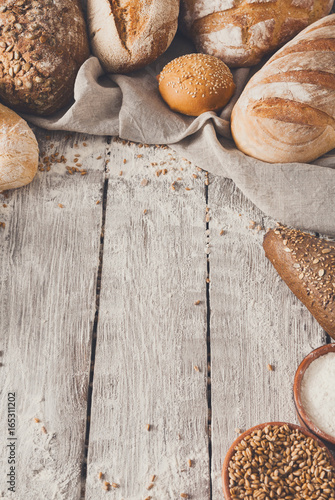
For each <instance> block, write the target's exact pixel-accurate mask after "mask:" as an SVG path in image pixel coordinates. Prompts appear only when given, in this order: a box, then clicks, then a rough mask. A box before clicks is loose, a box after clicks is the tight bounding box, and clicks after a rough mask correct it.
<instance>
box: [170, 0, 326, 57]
mask: <svg viewBox="0 0 335 500" xmlns="http://www.w3.org/2000/svg"><path fill="white" fill-rule="evenodd" d="M332 4H333V0H213V1H207V0H181V16H180V18H181V24H182V27H183V29H184V31H185V32H186V34H188V36H190V37H191V38H192V40H193V41H194V43H195V45H196V48H197V50H198V51H199V52H205V53H206V54H212V55H214V56H217V57H220V59H222V61H224V62H225V63H226V64H228V66H230V67H240V66H253V65H254V64H257V63H258V62H259V61H260V60H261V58H262V57H263V56H264V55H265V54H268V53H271V52H273V51H274V50H276V49H277V48H278V47H280V46H281V45H283V44H284V43H286V42H287V41H288V40H290V39H291V38H293V37H294V35H296V34H297V33H298V32H299V31H301V30H302V29H303V28H305V27H306V26H308V25H309V24H311V23H313V22H314V21H316V20H318V19H320V18H321V17H323V16H325V15H327V14H328V13H329V12H330V9H331V7H332Z"/></svg>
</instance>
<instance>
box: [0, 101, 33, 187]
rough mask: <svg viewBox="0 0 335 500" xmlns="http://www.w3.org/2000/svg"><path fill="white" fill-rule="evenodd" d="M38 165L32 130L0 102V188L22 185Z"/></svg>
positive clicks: (26, 182) (31, 177)
mask: <svg viewBox="0 0 335 500" xmlns="http://www.w3.org/2000/svg"><path fill="white" fill-rule="evenodd" d="M37 167H38V145H37V141H36V138H35V136H34V134H33V131H32V130H31V129H30V128H29V126H28V124H27V122H25V121H24V120H23V119H22V118H21V117H20V116H19V115H17V114H16V113H15V112H14V111H12V110H11V109H9V108H7V107H5V106H2V104H0V191H4V190H6V189H13V188H18V187H21V186H25V185H26V184H28V183H29V182H30V181H32V180H33V178H34V176H35V174H36V172H37Z"/></svg>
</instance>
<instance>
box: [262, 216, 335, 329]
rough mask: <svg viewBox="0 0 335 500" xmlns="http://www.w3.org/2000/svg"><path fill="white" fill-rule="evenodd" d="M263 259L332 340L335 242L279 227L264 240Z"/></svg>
mask: <svg viewBox="0 0 335 500" xmlns="http://www.w3.org/2000/svg"><path fill="white" fill-rule="evenodd" d="M263 248H264V250H265V255H266V257H267V258H268V259H269V260H270V261H271V262H272V264H273V266H274V267H275V269H276V270H277V272H278V273H279V275H280V277H281V278H282V279H283V280H284V281H285V283H286V284H287V286H288V287H289V288H290V289H291V290H292V292H293V293H294V294H295V295H296V296H297V297H298V299H299V300H301V302H302V303H303V304H304V305H305V306H306V307H307V309H308V310H309V311H310V312H311V313H312V314H313V316H314V317H315V319H316V320H317V321H318V322H319V323H320V325H321V326H322V328H324V329H325V330H326V332H327V333H328V334H329V335H331V336H332V337H333V338H334V339H335V287H334V283H335V281H334V279H335V242H334V241H329V240H325V239H321V238H316V236H312V235H310V234H308V233H304V232H302V231H298V230H297V229H290V228H287V227H285V226H281V225H279V226H278V227H277V228H276V229H272V230H270V231H269V232H268V233H267V234H266V235H265V237H264V242H263Z"/></svg>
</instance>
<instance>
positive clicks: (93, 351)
mask: <svg viewBox="0 0 335 500" xmlns="http://www.w3.org/2000/svg"><path fill="white" fill-rule="evenodd" d="M110 143H111V138H109V140H108V144H110ZM108 155H110V151H109V153H108ZM105 172H109V169H108V168H107V165H105ZM108 186H109V179H108V177H107V178H106V179H105V182H104V191H103V206H102V224H101V238H100V251H99V269H98V275H97V285H96V313H95V319H94V326H93V331H92V345H91V365H90V377H89V389H88V397H87V417H86V434H85V447H84V460H83V464H82V488H81V496H80V500H85V498H86V482H87V456H88V449H89V438H90V423H91V412H92V394H93V386H94V366H95V355H96V347H97V342H98V324H99V310H100V292H101V278H102V272H103V257H104V230H105V222H106V213H107V203H108ZM204 196H205V203H206V207H208V184H207V185H206V186H205V191H204ZM205 230H206V231H205V234H206V235H207V234H208V233H209V220H207V218H206V219H205ZM207 241H208V238H207ZM205 258H206V267H207V282H206V320H207V325H206V340H207V369H206V374H207V379H206V397H207V405H208V420H207V434H208V456H209V467H208V472H209V497H208V500H212V474H211V469H212V462H211V454H212V443H211V414H212V408H211V378H210V377H211V343H210V262H209V258H208V255H207V254H205Z"/></svg>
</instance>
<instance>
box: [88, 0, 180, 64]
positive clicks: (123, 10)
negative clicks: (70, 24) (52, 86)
mask: <svg viewBox="0 0 335 500" xmlns="http://www.w3.org/2000/svg"><path fill="white" fill-rule="evenodd" d="M178 14H179V0H168V1H166V0H88V2H87V18H88V30H89V38H90V41H91V47H92V52H93V54H94V55H95V56H97V57H98V58H99V60H100V62H101V64H102V66H103V68H104V69H105V71H106V72H110V73H128V72H129V71H133V70H137V69H140V68H142V67H144V66H145V65H147V64H149V63H151V62H153V61H154V60H155V59H157V57H159V56H160V55H161V54H163V52H165V50H166V49H167V48H168V47H169V45H170V43H171V42H172V40H173V38H174V36H175V34H176V31H177V26H178Z"/></svg>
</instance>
